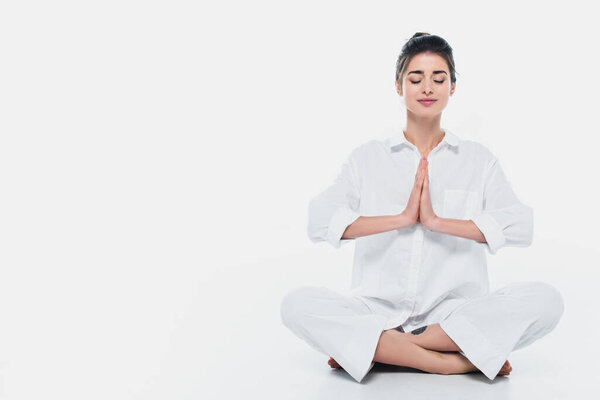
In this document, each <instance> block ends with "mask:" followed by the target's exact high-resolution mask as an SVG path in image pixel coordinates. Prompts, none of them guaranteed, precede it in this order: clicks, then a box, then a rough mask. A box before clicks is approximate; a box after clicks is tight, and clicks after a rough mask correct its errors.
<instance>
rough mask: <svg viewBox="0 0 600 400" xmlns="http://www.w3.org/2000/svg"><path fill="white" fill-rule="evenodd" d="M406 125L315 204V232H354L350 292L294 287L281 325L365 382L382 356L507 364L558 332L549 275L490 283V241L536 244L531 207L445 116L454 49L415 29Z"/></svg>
mask: <svg viewBox="0 0 600 400" xmlns="http://www.w3.org/2000/svg"><path fill="white" fill-rule="evenodd" d="M395 85H396V90H397V92H398V94H399V95H400V96H401V97H402V98H403V100H404V104H405V105H406V113H407V118H406V127H405V128H404V129H403V132H401V133H399V134H398V135H396V136H393V137H390V138H388V139H386V140H384V141H379V140H371V141H369V142H367V143H365V144H363V145H361V146H359V147H358V148H356V149H355V150H354V151H353V152H352V154H351V155H350V156H349V157H348V159H347V160H346V162H345V163H344V165H343V166H342V170H341V173H340V175H339V176H338V178H337V179H336V181H335V182H334V183H333V184H332V185H331V186H330V187H329V188H327V189H326V190H325V191H323V192H322V193H320V194H319V195H318V196H316V197H315V198H314V199H313V200H312V201H311V202H310V205H309V221H308V235H309V237H310V239H311V240H312V241H313V242H320V241H327V242H329V243H330V244H331V245H332V246H334V247H336V248H339V247H340V246H341V245H342V244H344V243H348V242H349V241H351V240H355V244H356V246H355V255H354V269H353V276H352V285H351V291H350V293H349V294H348V295H342V294H339V293H336V292H334V291H332V290H329V289H327V288H324V287H311V286H303V287H298V288H295V289H293V290H292V291H290V292H289V293H288V294H287V295H286V296H285V298H284V299H283V302H282V304H281V317H282V321H283V323H284V325H286V326H287V327H288V328H289V329H291V330H292V331H293V332H294V333H295V334H296V335H297V336H298V337H300V338H302V339H303V340H305V341H306V342H307V343H308V344H309V345H310V346H312V347H313V348H314V349H316V350H318V351H320V352H322V353H323V354H326V355H328V356H330V357H331V358H330V359H329V365H330V366H331V367H332V368H343V369H344V370H346V371H347V372H348V373H349V374H350V375H351V376H352V377H353V378H354V379H355V380H356V381H358V382H360V381H361V380H362V379H363V378H364V377H365V375H366V374H367V373H368V372H369V371H370V369H371V368H372V367H373V365H374V363H375V362H381V363H386V364H393V365H401V366H407V367H412V368H416V369H419V370H422V371H426V372H430V373H439V374H456V373H466V372H470V371H478V370H480V371H482V372H483V373H484V374H485V375H486V376H487V377H488V378H489V379H490V380H493V379H494V378H495V377H496V376H497V375H508V374H509V373H510V371H511V370H512V367H511V366H510V363H509V362H508V360H507V357H508V355H509V354H510V352H511V351H513V350H516V349H519V348H522V347H524V346H526V345H528V344H530V343H532V342H533V341H535V340H537V339H539V338H541V337H542V336H544V335H546V334H547V333H549V332H550V331H551V330H552V329H554V327H555V326H556V325H557V324H558V321H559V319H560V317H561V316H562V313H563V310H564V305H563V299H562V296H561V294H560V292H559V291H558V290H557V289H556V288H554V287H553V286H551V285H549V284H547V283H544V282H515V283H511V284H509V285H507V286H505V287H503V288H501V289H499V290H496V291H495V292H493V293H490V292H489V282H488V275H487V265H486V249H487V252H489V253H490V254H495V253H496V252H497V251H498V250H499V249H500V248H502V247H505V246H520V247H525V246H529V245H530V244H531V242H532V236H533V212H532V209H531V208H530V207H528V206H526V205H524V204H522V203H521V202H520V201H519V200H518V198H517V196H516V195H515V193H514V192H513V191H512V189H511V185H510V183H509V182H508V181H507V179H506V177H505V175H504V173H503V170H502V168H501V167H500V164H499V162H498V159H497V158H496V157H495V156H494V155H493V154H492V153H491V152H490V151H489V150H488V149H487V148H486V147H484V146H483V145H481V144H479V143H476V142H473V141H468V140H461V139H460V138H459V137H458V136H457V135H455V134H454V133H452V132H450V131H449V130H448V129H445V128H441V126H440V120H441V116H442V111H443V109H444V108H445V107H446V104H447V103H448V100H449V99H450V97H451V96H452V95H453V93H454V91H455V89H456V71H455V68H454V59H453V56H452V48H451V47H450V45H449V44H448V43H447V42H446V41H445V40H444V39H443V38H441V37H439V36H436V35H430V34H427V33H421V32H418V33H416V34H415V35H414V36H413V37H412V38H411V39H410V40H409V41H408V42H407V43H406V44H405V45H404V47H403V48H402V53H401V54H400V56H399V58H398V62H397V65H396V82H395Z"/></svg>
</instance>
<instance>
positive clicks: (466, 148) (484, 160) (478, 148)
mask: <svg viewBox="0 0 600 400" xmlns="http://www.w3.org/2000/svg"><path fill="white" fill-rule="evenodd" d="M459 147H460V152H461V153H462V154H463V155H464V156H466V157H469V158H471V159H475V160H477V161H479V162H480V163H481V164H483V165H487V166H489V165H491V164H492V163H493V162H495V161H496V155H495V154H494V153H493V152H492V151H491V150H490V149H489V148H488V147H487V146H485V145H484V144H482V143H480V142H476V141H474V140H461V141H460V144H459Z"/></svg>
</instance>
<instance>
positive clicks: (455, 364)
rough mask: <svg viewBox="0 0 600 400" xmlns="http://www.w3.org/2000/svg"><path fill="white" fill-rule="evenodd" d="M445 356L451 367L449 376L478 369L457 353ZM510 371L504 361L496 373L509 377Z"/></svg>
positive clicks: (510, 368)
mask: <svg viewBox="0 0 600 400" xmlns="http://www.w3.org/2000/svg"><path fill="white" fill-rule="evenodd" d="M445 354H446V356H448V359H449V360H450V365H451V367H450V372H449V374H465V373H468V372H475V371H479V368H477V367H476V366H475V365H473V363H471V361H469V359H468V358H467V357H465V356H463V355H462V354H460V353H458V352H451V353H445ZM511 371H512V366H511V365H510V363H509V362H508V360H506V362H505V363H504V365H502V368H500V371H498V375H510V372H511Z"/></svg>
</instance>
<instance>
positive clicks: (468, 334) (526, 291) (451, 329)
mask: <svg viewBox="0 0 600 400" xmlns="http://www.w3.org/2000/svg"><path fill="white" fill-rule="evenodd" d="M563 312H564V302H563V297H562V295H561V293H560V292H559V291H558V290H557V289H556V288H555V287H554V286H552V285H550V284H547V283H545V282H535V281H527V282H513V283H511V284H509V285H507V286H505V287H503V288H500V289H498V290H496V291H494V292H493V293H490V294H489V295H488V296H484V297H481V298H477V299H473V300H470V301H469V302H467V303H465V304H462V305H461V306H459V307H458V308H457V309H456V310H454V311H452V313H450V314H449V315H448V316H447V317H446V318H445V319H444V320H443V321H441V322H440V327H441V328H442V329H443V330H444V332H446V334H447V335H448V336H449V337H450V338H451V339H452V340H453V341H454V342H455V343H456V344H457V345H458V347H460V348H461V350H462V353H463V354H464V355H465V357H467V358H468V359H469V361H471V362H472V363H473V364H474V365H475V366H476V367H477V368H478V369H480V370H481V371H482V372H483V373H484V374H485V376H487V377H488V378H489V379H490V380H494V378H495V377H496V375H497V374H498V372H499V371H500V368H502V365H503V364H504V363H505V362H506V360H507V359H508V356H509V354H510V353H511V351H513V350H518V349H520V348H523V347H525V346H527V345H529V344H531V343H533V342H534V341H536V340H537V339H540V338H541V337H543V336H545V335H546V334H548V333H549V332H551V331H552V330H553V329H554V328H555V327H556V325H557V324H558V322H559V320H560V318H561V316H562V314H563Z"/></svg>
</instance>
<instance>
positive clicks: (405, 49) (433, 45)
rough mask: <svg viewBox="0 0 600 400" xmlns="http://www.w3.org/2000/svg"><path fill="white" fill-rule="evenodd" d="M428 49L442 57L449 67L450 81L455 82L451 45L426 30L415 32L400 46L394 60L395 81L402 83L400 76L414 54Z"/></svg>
mask: <svg viewBox="0 0 600 400" xmlns="http://www.w3.org/2000/svg"><path fill="white" fill-rule="evenodd" d="M426 51H430V52H432V53H436V54H438V55H439V56H441V57H443V58H444V59H445V60H446V62H447V63H448V68H450V82H451V83H454V82H456V68H455V67H454V57H453V56H452V47H450V45H449V44H448V42H446V40H444V39H443V38H441V37H439V36H437V35H432V34H430V33H427V32H417V33H415V34H414V35H413V36H412V37H411V38H410V39H408V41H407V42H406V43H405V44H404V46H402V51H401V53H400V56H399V57H398V61H396V81H398V83H399V84H400V85H402V81H401V79H400V78H401V77H402V74H404V72H405V70H406V67H408V64H409V63H410V60H412V58H413V57H414V56H416V55H417V54H420V53H424V52H426Z"/></svg>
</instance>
